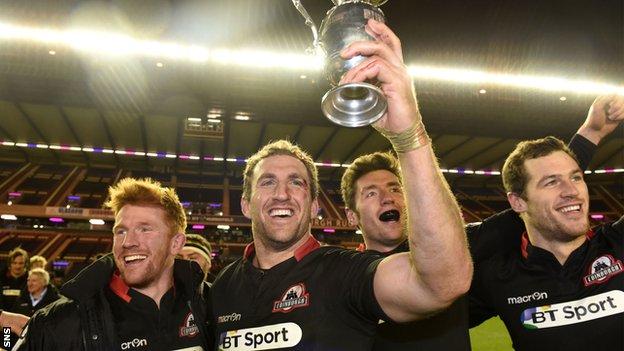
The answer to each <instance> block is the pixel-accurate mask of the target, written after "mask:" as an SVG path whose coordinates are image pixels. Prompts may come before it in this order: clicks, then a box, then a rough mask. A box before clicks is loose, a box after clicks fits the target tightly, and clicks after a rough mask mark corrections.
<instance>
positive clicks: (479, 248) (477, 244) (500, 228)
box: [466, 209, 525, 264]
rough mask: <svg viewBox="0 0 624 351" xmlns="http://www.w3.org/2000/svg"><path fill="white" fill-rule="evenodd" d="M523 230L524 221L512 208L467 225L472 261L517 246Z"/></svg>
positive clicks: (486, 257)
mask: <svg viewBox="0 0 624 351" xmlns="http://www.w3.org/2000/svg"><path fill="white" fill-rule="evenodd" d="M524 230H525V227H524V222H522V219H521V218H520V216H518V214H517V213H516V212H514V211H513V210H512V209H507V210H505V211H502V212H499V213H496V214H494V215H492V216H490V217H488V218H486V219H485V220H483V222H481V223H475V224H469V225H467V226H466V233H467V235H468V244H469V247H470V253H471V255H472V259H473V261H474V263H475V264H478V263H480V262H482V261H485V260H487V259H489V258H490V257H492V256H494V255H495V254H497V253H500V252H505V251H508V250H513V249H515V248H517V247H518V246H519V245H520V238H521V237H522V233H523V232H524Z"/></svg>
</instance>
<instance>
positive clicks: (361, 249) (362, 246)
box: [355, 243, 366, 252]
mask: <svg viewBox="0 0 624 351" xmlns="http://www.w3.org/2000/svg"><path fill="white" fill-rule="evenodd" d="M355 251H359V252H364V251H366V244H364V243H360V245H358V247H357V248H356V249H355Z"/></svg>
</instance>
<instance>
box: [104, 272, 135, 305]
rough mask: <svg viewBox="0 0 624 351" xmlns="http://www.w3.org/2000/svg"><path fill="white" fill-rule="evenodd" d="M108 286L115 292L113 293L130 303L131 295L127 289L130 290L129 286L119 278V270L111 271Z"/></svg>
mask: <svg viewBox="0 0 624 351" xmlns="http://www.w3.org/2000/svg"><path fill="white" fill-rule="evenodd" d="M108 286H109V287H110V289H111V290H112V291H113V292H114V293H115V295H117V296H119V297H120V298H121V299H122V300H124V301H126V303H130V300H132V297H130V296H129V295H128V290H130V287H129V286H128V285H126V283H125V282H124V281H123V279H121V277H120V276H119V272H115V273H113V276H112V277H111V280H110V282H109V283H108Z"/></svg>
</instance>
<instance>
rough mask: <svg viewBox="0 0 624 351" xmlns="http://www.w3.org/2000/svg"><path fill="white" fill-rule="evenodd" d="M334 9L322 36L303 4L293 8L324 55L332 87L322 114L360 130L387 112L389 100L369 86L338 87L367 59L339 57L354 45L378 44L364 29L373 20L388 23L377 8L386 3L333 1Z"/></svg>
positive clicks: (375, 0)
mask: <svg viewBox="0 0 624 351" xmlns="http://www.w3.org/2000/svg"><path fill="white" fill-rule="evenodd" d="M332 1H333V3H334V5H335V6H334V7H333V8H331V9H330V10H329V11H327V14H326V16H325V19H323V22H321V29H320V35H319V31H318V30H317V28H316V25H315V24H314V21H313V20H312V18H311V17H310V15H309V14H308V12H307V11H306V9H305V8H304V7H303V5H302V4H301V1H300V0H292V2H293V4H294V5H295V7H296V8H297V10H298V11H299V13H301V15H302V16H303V17H304V18H305V20H306V25H308V26H309V27H310V28H311V29H312V34H313V35H314V43H313V44H314V48H315V49H316V51H319V50H320V51H322V52H324V53H325V69H324V70H325V77H326V78H327V80H328V81H329V82H330V83H331V85H332V87H333V88H332V89H331V90H329V91H328V92H327V93H325V95H324V96H323V98H322V99H321V110H322V111H323V114H324V115H325V116H326V117H327V118H329V120H331V121H332V122H334V123H336V124H339V125H341V126H345V127H361V126H366V125H369V124H373V123H375V121H377V120H378V119H379V118H381V116H383V114H384V113H385V112H386V109H387V106H388V105H387V102H386V97H385V96H384V94H383V92H382V91H381V89H379V87H377V86H375V85H374V84H370V83H348V84H343V85H338V82H339V81H340V78H341V77H342V75H343V74H345V73H346V72H347V71H348V70H350V69H351V68H353V67H355V66H357V65H358V64H359V63H360V62H362V61H364V60H365V59H366V57H364V56H355V57H352V58H351V59H349V60H344V59H342V58H341V57H340V52H341V51H342V50H343V49H344V48H345V47H347V46H348V45H349V44H351V43H352V42H354V41H363V40H375V38H373V37H371V36H370V35H369V34H368V33H366V30H365V29H364V26H365V25H366V23H367V22H368V20H369V19H370V18H373V19H375V20H377V21H380V22H385V21H386V19H385V16H384V14H383V12H381V10H380V9H379V8H378V6H380V5H382V4H383V3H385V2H386V1H387V0H332Z"/></svg>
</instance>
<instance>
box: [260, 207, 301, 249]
mask: <svg viewBox="0 0 624 351" xmlns="http://www.w3.org/2000/svg"><path fill="white" fill-rule="evenodd" d="M307 213H309V210H307V212H304V216H303V218H302V219H301V221H300V222H299V223H298V224H297V226H296V227H295V228H294V232H290V233H289V234H288V235H287V236H286V238H287V240H280V239H279V238H277V237H276V236H275V235H272V234H273V233H271V232H270V231H269V230H268V229H267V227H266V226H265V225H264V223H263V222H262V221H261V220H260V219H258V220H256V221H252V223H251V229H252V231H253V237H254V240H255V239H258V240H260V241H261V242H262V244H263V245H264V246H265V247H266V248H268V249H270V250H272V251H285V250H287V249H288V248H290V247H292V246H293V245H294V244H296V243H297V242H298V241H299V240H300V239H301V238H302V237H303V236H304V235H305V234H307V233H308V232H309V231H310V225H311V221H310V216H309V215H308V214H307Z"/></svg>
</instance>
